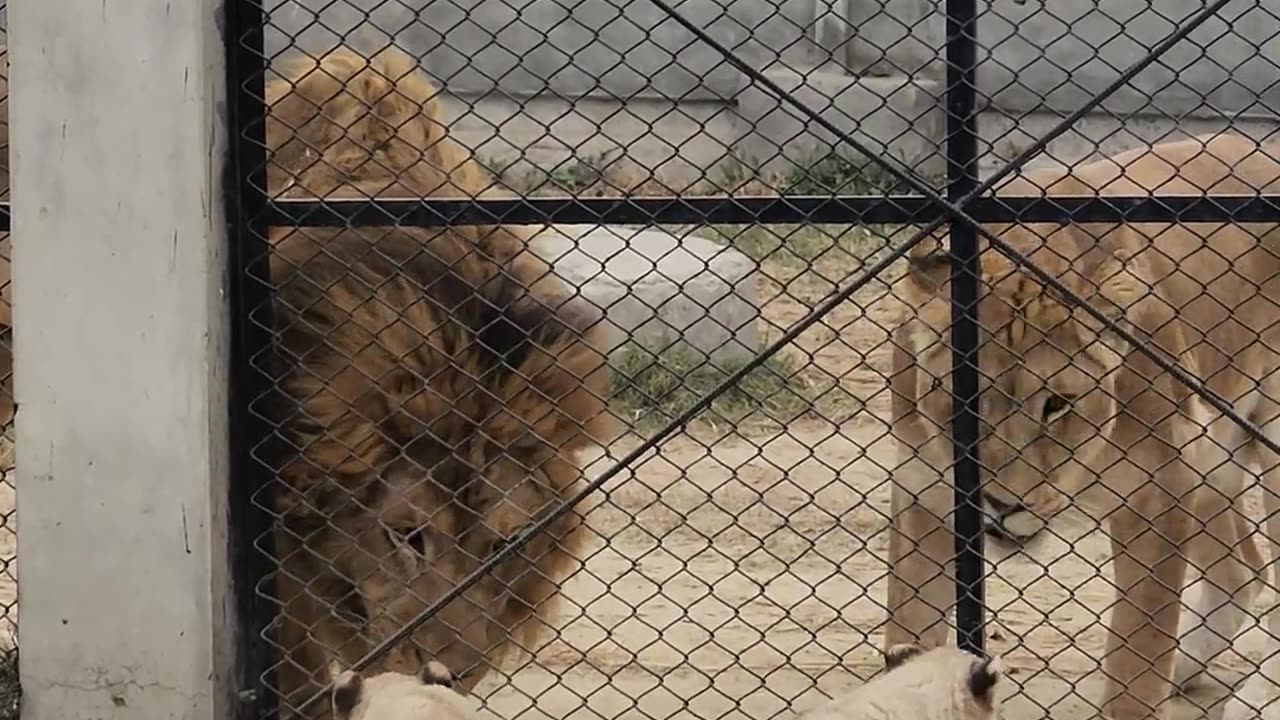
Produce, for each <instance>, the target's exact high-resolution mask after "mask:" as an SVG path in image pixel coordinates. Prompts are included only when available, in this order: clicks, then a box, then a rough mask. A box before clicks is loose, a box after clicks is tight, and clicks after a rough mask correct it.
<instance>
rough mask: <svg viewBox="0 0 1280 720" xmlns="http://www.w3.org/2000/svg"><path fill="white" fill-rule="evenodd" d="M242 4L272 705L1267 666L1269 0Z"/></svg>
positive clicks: (1279, 167)
mask: <svg viewBox="0 0 1280 720" xmlns="http://www.w3.org/2000/svg"><path fill="white" fill-rule="evenodd" d="M235 4H236V6H237V8H236V11H235V12H234V13H233V15H232V17H233V19H234V21H233V22H231V23H230V24H229V28H230V31H229V33H228V37H229V38H230V39H231V42H230V48H229V49H230V52H231V54H232V57H233V62H232V66H233V68H232V74H231V78H232V80H233V82H232V83H231V84H230V86H231V87H232V88H233V90H234V92H235V105H236V107H235V108H233V113H232V114H233V127H234V130H235V136H236V138H237V151H236V169H235V177H234V179H233V181H234V183H235V190H236V200H237V207H236V210H235V216H236V219H237V229H238V234H239V238H238V242H239V245H238V248H237V253H236V255H237V257H236V258H235V262H236V267H235V272H236V275H237V280H238V282H239V284H240V286H239V288H238V291H237V303H238V313H239V317H240V320H241V327H240V331H241V333H242V335H241V336H240V340H239V343H240V344H239V346H238V348H237V351H236V352H237V355H238V357H239V359H240V360H241V362H242V366H241V375H240V377H239V378H238V379H237V388H236V392H237V393H238V396H239V397H240V401H241V403H242V405H243V408H244V414H243V416H242V418H241V419H242V420H244V421H245V424H244V428H245V429H242V430H241V432H242V433H243V436H242V437H241V438H240V443H241V445H242V448H243V451H244V454H243V457H242V458H241V460H242V463H241V465H240V468H239V470H240V473H241V475H242V479H241V480H240V481H239V482H238V484H239V485H240V486H241V487H242V488H244V498H243V501H244V507H242V508H240V510H241V511H242V512H243V513H244V514H245V522H244V524H243V525H242V527H243V528H245V529H246V532H250V533H251V534H250V535H249V537H251V539H252V542H253V545H254V547H253V548H252V552H248V553H246V554H245V556H244V558H243V559H244V567H245V568H246V570H245V571H244V576H245V577H247V578H251V579H252V580H253V581H255V583H256V585H255V586H254V592H253V593H252V594H251V595H252V596H251V597H250V598H248V599H247V600H246V604H245V606H244V607H245V608H246V609H249V610H251V611H257V612H259V613H260V614H259V615H257V616H256V617H257V620H258V623H257V625H256V626H252V630H253V633H254V636H253V638H252V639H251V640H250V644H251V646H252V652H253V657H252V659H253V663H252V664H253V665H254V675H253V676H252V679H253V681H254V685H255V687H256V688H257V691H258V692H257V699H258V700H260V701H261V704H260V705H259V706H258V707H257V708H255V713H256V714H257V715H258V716H261V717H266V716H270V715H272V714H274V713H277V712H278V714H279V715H280V716H282V717H307V718H319V717H328V713H329V712H330V707H329V700H330V691H331V689H332V682H333V681H334V680H335V679H336V678H338V676H339V673H340V672H341V671H343V670H347V669H355V670H358V671H362V672H378V671H382V670H398V671H401V672H408V673H414V674H416V673H418V672H420V671H421V670H422V668H423V667H424V666H425V665H426V663H427V662H428V661H429V660H432V659H434V660H439V661H441V662H443V663H444V664H445V665H446V666H447V667H448V668H449V669H450V670H451V671H452V672H453V673H454V674H456V675H457V676H458V678H459V682H458V684H457V689H459V690H461V691H463V692H467V693H470V694H473V695H475V696H476V697H477V698H479V699H480V700H481V701H482V706H483V711H484V712H488V713H492V714H495V715H496V716H498V717H501V718H506V719H508V720H511V719H514V718H537V717H542V716H548V717H557V718H562V717H580V718H598V717H610V718H612V717H618V716H625V717H643V718H664V719H665V718H675V717H680V718H697V719H698V720H709V719H711V718H715V719H717V720H718V719H719V718H723V717H743V718H772V717H775V716H777V715H779V714H780V713H784V712H786V711H787V710H801V711H803V710H806V709H813V708H820V707H823V706H822V705H821V703H822V702H823V700H824V699H825V698H828V697H831V696H836V697H837V698H838V700H837V702H838V703H842V704H837V705H835V706H826V707H828V708H835V712H836V713H837V714H841V715H842V716H843V714H845V713H852V714H857V712H856V711H857V708H858V705H857V702H856V699H850V698H852V697H853V696H849V695H844V694H843V693H846V692H847V691H848V689H849V688H850V687H851V686H855V685H859V684H860V683H861V681H864V680H866V679H867V678H870V677H872V676H874V675H876V674H877V673H878V672H879V671H880V670H881V669H883V668H884V666H885V665H886V661H889V662H892V660H893V658H894V657H896V655H894V654H893V653H889V654H888V655H887V656H884V657H882V656H881V654H880V653H879V649H881V648H883V649H886V650H887V649H889V648H890V646H893V645H895V644H896V643H898V642H903V641H915V642H922V643H924V644H927V645H936V644H941V643H945V642H948V628H949V627H951V626H954V627H955V628H956V630H957V631H958V632H957V637H956V641H955V642H957V643H958V644H959V645H960V646H961V647H962V648H964V649H966V650H973V651H978V652H981V651H984V650H985V651H986V652H989V653H993V654H1000V655H1002V656H1004V658H1005V668H1006V669H1005V670H1004V676H1003V679H1002V680H1001V686H1000V695H1001V697H1002V698H1003V713H1004V715H1005V716H1007V717H1013V718H1024V717H1027V718H1029V717H1041V716H1046V715H1048V716H1052V717H1077V716H1080V715H1082V714H1095V713H1097V712H1099V711H1101V712H1103V713H1105V714H1106V715H1107V716H1108V717H1112V718H1117V719H1120V718H1123V719H1126V720H1127V719H1129V718H1145V717H1150V716H1152V715H1159V716H1166V715H1167V714H1168V713H1169V712H1175V711H1176V712H1177V713H1179V714H1181V713H1185V712H1191V713H1193V714H1194V713H1196V712H1203V711H1206V710H1210V709H1211V711H1212V712H1214V713H1217V712H1219V711H1221V710H1222V707H1221V705H1222V704H1223V703H1224V702H1226V703H1227V706H1226V713H1227V716H1228V718H1230V720H1235V719H1236V718H1242V717H1252V716H1255V715H1256V714H1257V713H1256V712H1251V710H1250V708H1249V707H1248V705H1249V704H1254V705H1259V704H1261V703H1262V702H1263V701H1267V700H1270V699H1271V698H1272V690H1271V689H1270V686H1269V685H1268V683H1269V681H1268V679H1267V678H1269V677H1270V678H1275V679H1277V680H1280V664H1277V663H1280V661H1272V664H1271V665H1268V664H1267V662H1266V661H1265V660H1264V658H1265V657H1266V656H1267V655H1269V654H1275V653H1276V651H1280V626H1277V628H1276V631H1275V635H1276V639H1275V640H1267V639H1266V637H1265V636H1266V634H1267V629H1265V628H1263V627H1261V625H1259V627H1258V628H1256V629H1255V630H1251V631H1250V632H1249V633H1247V634H1246V635H1247V636H1246V637H1243V638H1241V639H1240V640H1238V641H1236V642H1235V643H1234V645H1233V642H1232V640H1233V638H1234V635H1235V634H1236V631H1237V630H1239V629H1241V627H1242V624H1243V623H1244V621H1245V619H1246V618H1247V617H1248V616H1250V615H1253V616H1256V617H1258V618H1262V617H1263V616H1264V615H1266V612H1265V608H1266V607H1267V602H1269V598H1270V594H1269V593H1270V592H1271V586H1270V585H1269V579H1268V578H1267V574H1266V573H1265V572H1264V570H1265V567H1266V563H1265V562H1264V556H1263V551H1264V548H1263V547H1262V546H1263V545H1267V547H1266V548H1265V550H1267V551H1269V549H1270V546H1269V544H1268V543H1265V542H1263V541H1262V540H1260V539H1258V538H1257V537H1256V536H1255V534H1254V533H1255V531H1256V530H1258V529H1259V527H1258V520H1259V519H1260V518H1261V517H1262V515H1264V514H1265V515H1270V514H1271V511H1270V510H1269V509H1263V508H1261V506H1259V505H1258V504H1257V503H1253V502H1252V501H1249V502H1246V501H1245V500H1243V499H1241V498H1242V497H1243V495H1242V493H1243V492H1244V490H1245V489H1246V487H1247V483H1246V482H1245V478H1246V476H1251V474H1253V473H1255V472H1260V473H1261V475H1262V476H1263V480H1264V482H1263V483H1262V484H1263V485H1264V486H1265V485H1267V483H1266V482H1265V480H1266V476H1267V475H1268V474H1269V472H1270V471H1269V468H1270V466H1272V465H1274V464H1275V460H1273V459H1272V458H1273V457H1274V453H1276V452H1280V445H1277V441H1278V440H1280V438H1277V437H1275V436H1274V434H1273V433H1272V431H1271V430H1270V428H1271V426H1272V425H1271V423H1272V421H1273V419H1274V418H1273V416H1274V413H1273V411H1272V408H1274V407H1280V405H1276V404H1275V403H1273V402H1272V401H1271V398H1273V397H1277V395H1276V394H1274V393H1270V392H1268V384H1269V383H1270V382H1273V381H1272V380H1271V374H1272V373H1273V371H1274V370H1275V369H1276V368H1277V367H1280V364H1278V363H1277V360H1280V355H1276V354H1274V353H1273V352H1272V351H1271V350H1270V349H1269V347H1270V342H1269V341H1270V337H1269V336H1270V335H1273V334H1274V333H1275V331H1274V329H1273V327H1274V323H1275V317H1280V316H1277V315H1275V309H1276V303H1275V302H1273V301H1272V300H1271V298H1272V297H1274V296H1275V294H1276V292H1277V290H1278V288H1277V286H1276V285H1275V283H1276V282H1277V281H1276V280H1275V276H1276V274H1277V271H1280V265H1277V264H1276V260H1275V257H1274V254H1273V252H1272V249H1271V248H1270V243H1271V240H1272V235H1274V234H1275V232H1276V231H1275V230H1274V228H1275V223H1276V222H1277V220H1280V212H1277V206H1276V200H1277V199H1280V198H1277V197H1276V196H1275V192H1276V187H1277V184H1278V183H1280V160H1277V159H1276V158H1280V153H1277V152H1275V148H1274V147H1272V146H1269V145H1267V144H1265V143H1264V144H1261V145H1260V144H1259V143H1258V142H1257V140H1258V139H1259V138H1266V137H1268V136H1269V135H1270V133H1271V131H1272V129H1273V126H1274V124H1275V121H1274V118H1273V117H1272V116H1271V115H1270V114H1268V113H1271V112H1272V111H1271V110H1269V108H1270V107H1271V103H1272V101H1273V100H1274V98H1273V97H1272V96H1273V95H1274V94H1275V90H1274V83H1273V81H1272V80H1271V79H1270V78H1271V76H1273V75H1274V72H1273V71H1274V67H1275V65H1274V63H1273V62H1272V59H1273V58H1276V57H1280V55H1277V54H1276V51H1277V50H1280V43H1277V42H1275V38H1274V35H1275V30H1274V28H1275V27H1276V25H1275V23H1274V20H1275V16H1274V15H1273V14H1272V13H1273V11H1276V10H1280V6H1278V7H1277V8H1272V7H1271V6H1270V5H1269V4H1267V3H1265V2H1264V3H1257V4H1254V5H1252V6H1250V7H1249V8H1247V9H1246V8H1234V9H1233V6H1232V5H1231V3H1229V2H1228V1H1227V0H1215V1H1214V2H1212V3H1209V4H1206V5H1203V6H1200V7H1195V8H1187V7H1183V6H1181V5H1178V6H1176V7H1175V3H1173V2H1155V3H1152V4H1150V5H1148V6H1146V7H1145V9H1143V8H1136V9H1135V8H1118V7H1110V6H1109V5H1108V4H1099V5H1095V6H1094V7H1093V8H1092V9H1090V8H1087V7H1084V6H1080V7H1074V6H1073V7H1070V8H1067V7H1065V6H1064V7H1059V6H1058V5H1057V4H1042V5H1020V4H1012V5H1007V6H1006V5H1001V4H992V5H991V6H989V7H985V8H979V7H978V6H977V4H976V3H975V2H972V0H948V2H947V3H945V5H942V4H937V3H928V2H920V1H916V0H910V1H909V0H887V1H885V2H881V1H880V0H865V1H863V0H848V1H847V2H841V3H831V4H826V3H825V2H819V1H818V0H811V1H808V2H801V1H799V0H789V1H787V2H773V1H772V0H771V1H770V2H764V1H763V0H761V1H760V2H753V1H752V0H735V2H733V3H729V4H727V5H724V4H720V3H699V2H694V0H689V2H683V3H679V4H674V5H673V4H669V3H667V2H666V1H665V0H644V1H643V2H634V3H626V4H621V3H617V2H616V0H588V1H587V2H583V3H577V4H573V5H571V6H570V5H565V4H563V3H562V2H560V1H559V0H536V1H535V2H531V3H525V4H521V5H519V6H516V5H513V4H511V3H510V0H484V1H483V2H474V3H467V4H465V5H463V4H460V3H458V2H456V1H455V0H415V2H408V1H407V0H405V1H404V2H398V3H383V2H377V3H375V2H365V1H364V0H341V1H340V2H336V3H334V2H324V3H309V2H307V0H289V1H288V2H283V3H280V4H276V5H272V6H270V7H268V8H265V9H263V8H262V7H261V5H260V4H258V3H254V2H251V1H249V0H238V2H237V3H235ZM1268 23H1269V24H1268ZM1264 25H1266V27H1267V28H1268V29H1267V30H1265V31H1263V30H1261V29H1260V28H1261V27H1262V26H1264ZM1013 28H1017V31H1016V32H1014V30H1013ZM1260 113H1261V114H1260ZM980 120H981V122H980ZM1224 128H1225V129H1228V130H1230V131H1232V133H1234V134H1230V135H1217V136H1216V137H1214V138H1213V139H1210V135H1209V134H1206V133H1207V132H1208V131H1214V132H1217V131H1220V130H1222V129H1224ZM1179 141H1181V142H1179ZM1122 151H1127V152H1122ZM993 190H994V191H995V194H994V195H993V194H992V191H993ZM1045 193H1047V196H1044V197H1036V196H1038V195H1043V194H1045ZM1009 195H1015V196H1021V197H1014V198H1010V197H1008V196H1009ZM1210 195H1212V196H1213V197H1212V198H1210V197H1208V196H1210ZM624 223H625V224H624ZM635 225H639V226H641V227H634V226H635ZM1264 495H1265V496H1266V498H1267V499H1268V500H1269V498H1270V497H1271V495H1270V494H1268V493H1264ZM255 523H256V524H255ZM983 531H985V532H986V533H988V534H990V535H991V536H993V537H994V538H996V539H997V540H998V541H997V542H993V543H990V544H989V547H990V552H988V551H987V549H988V547H987V544H986V543H984V540H983V534H984V532H983ZM1264 532H1266V530H1265V529H1264ZM1273 536H1277V537H1280V535H1276V534H1273ZM1113 555H1114V558H1113V557H1112V556H1113ZM264 565H265V566H266V567H264ZM1197 577H1199V578H1201V579H1203V580H1204V582H1201V583H1199V584H1198V587H1197V588H1196V590H1195V591H1194V592H1189V593H1188V594H1187V600H1185V601H1184V600H1181V599H1180V592H1181V590H1182V589H1183V585H1184V583H1185V582H1187V581H1190V580H1194V579H1196V578H1197ZM1264 586H1266V590H1265V592H1263V589H1264ZM1260 592H1261V593H1262V594H1261V595H1259V593H1260ZM1183 604H1185V605H1186V607H1185V608H1183V607H1182V605H1183ZM950 613H954V619H951V617H950ZM987 616H990V620H988V617H987ZM1197 620H1199V622H1198V624H1197ZM1180 628H1181V630H1180ZM1180 633H1181V635H1180ZM1179 648H1180V649H1181V651H1180V653H1181V654H1179V651H1178V649H1179ZM1260 661H1261V662H1260ZM911 662H912V661H910V660H908V661H907V664H905V665H903V666H902V667H903V668H904V669H905V668H907V667H908V666H910V663H911ZM920 662H923V661H920ZM259 664H260V665H259ZM1201 665H1207V666H1209V671H1208V672H1200V666H1201ZM916 667H917V669H919V668H921V667H923V666H916ZM895 672H897V671H895ZM1242 673H1243V674H1244V675H1248V676H1249V677H1248V678H1247V679H1244V680H1243V682H1237V681H1239V680H1240V677H1239V675H1240V674H1242ZM891 676H893V677H901V675H897V676H894V675H893V674H892V673H891V674H890V675H886V676H884V677H886V678H887V677H891ZM933 677H934V676H930V678H931V679H932V678H933ZM973 677H975V676H973V675H964V676H960V675H957V677H955V678H949V677H945V676H944V677H942V678H941V681H940V682H938V683H934V685H936V690H937V691H938V693H941V694H937V693H935V692H934V689H935V688H934V686H933V685H931V686H930V689H928V690H925V691H920V692H918V693H916V692H912V693H907V694H906V696H904V697H902V698H901V699H900V700H898V699H897V698H895V700H894V701H895V702H901V703H902V708H903V710H902V712H903V715H904V716H907V715H911V716H913V717H914V716H916V715H919V714H921V713H923V712H926V711H927V709H928V708H929V707H930V703H935V704H936V703H949V702H954V701H955V697H956V696H955V694H954V692H952V690H953V688H952V686H951V685H949V684H948V681H950V680H955V681H956V682H960V683H962V685H963V683H968V684H967V685H963V686H964V687H968V688H969V691H971V692H973V693H976V692H977V685H975V681H974V680H973ZM1168 677H1173V678H1174V679H1175V680H1176V683H1171V682H1169V681H1168V680H1167V679H1166V678H1168ZM1233 685H1238V687H1233ZM1276 687H1277V688H1280V684H1278V685H1276ZM364 691H365V692H373V690H372V689H370V688H365V690H364ZM943 691H945V692H943ZM947 693H951V694H949V695H948V694H947ZM357 695H358V691H357ZM332 697H334V698H339V697H347V699H348V700H350V699H351V696H350V695H344V694H343V692H339V693H338V694H335V695H333V696H332ZM841 698H842V699H841ZM344 707H345V706H344V705H343V704H342V703H339V704H338V706H336V707H334V708H333V710H334V711H336V713H337V715H338V716H341V715H342V714H343V713H344V712H345V710H344ZM349 709H350V708H349V707H346V710H349ZM935 710H936V709H935ZM978 710H979V711H980V712H983V713H987V714H991V713H993V712H994V711H995V708H994V706H990V705H986V704H981V703H979V707H978ZM818 712H822V711H821V710H819V711H818ZM1270 712H1271V713H1280V703H1278V704H1277V709H1275V710H1272V711H1270ZM1263 714H1267V713H1263ZM1268 716H1269V715H1268Z"/></svg>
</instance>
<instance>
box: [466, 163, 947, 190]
mask: <svg viewBox="0 0 1280 720" xmlns="http://www.w3.org/2000/svg"><path fill="white" fill-rule="evenodd" d="M480 162H481V164H483V165H484V166H485V167H487V168H489V170H490V171H491V172H493V174H494V175H495V176H496V177H498V178H499V180H500V182H501V183H502V184H503V185H505V186H506V187H507V188H508V189H510V190H511V191H513V192H515V193H518V194H521V195H530V196H538V197H547V196H552V197H554V196H558V195H576V196H579V197H628V196H634V195H639V196H646V195H648V196H661V195H724V194H730V195H738V196H751V195H775V194H779V193H787V194H792V195H827V194H832V193H838V194H845V195H849V194H854V195H886V194H902V193H906V192H907V189H906V188H905V187H904V186H902V185H901V184H900V183H899V182H898V181H896V180H895V179H893V178H892V177H890V176H889V175H888V173H887V172H885V171H884V170H883V169H882V168H881V167H880V166H879V165H877V164H876V163H875V162H873V161H870V160H867V159H851V158H849V157H847V156H845V155H841V154H838V153H828V154H824V155H814V156H812V157H809V158H804V159H801V160H799V161H794V162H793V161H788V162H787V163H785V167H784V168H782V169H780V170H777V169H775V170H771V171H767V172H766V171H762V170H760V167H761V164H760V163H759V162H757V161H755V160H753V159H744V158H742V157H739V156H738V155H736V154H733V153H730V154H728V155H726V157H725V159H724V160H722V161H721V162H720V163H718V164H717V165H716V166H715V167H712V168H711V169H710V170H708V171H707V172H706V173H704V174H703V176H702V177H701V178H698V179H696V180H693V181H675V180H672V179H669V178H664V177H663V176H662V174H661V173H655V172H653V171H652V170H650V169H648V168H645V167H643V166H641V165H639V164H637V163H636V162H634V161H632V160H629V159H627V158H625V157H619V156H617V155H616V154H610V153H598V154H586V155H582V156H575V157H570V158H567V159H565V160H563V161H561V162H560V163H558V164H557V165H555V166H554V167H551V168H538V167H533V166H530V165H528V164H526V163H518V162H517V161H509V162H499V161H494V160H492V159H485V158H480ZM929 181H930V182H931V183H932V184H933V185H935V186H938V184H939V182H938V181H937V180H936V179H934V178H929Z"/></svg>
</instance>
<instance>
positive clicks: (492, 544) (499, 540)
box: [488, 535, 511, 557]
mask: <svg viewBox="0 0 1280 720" xmlns="http://www.w3.org/2000/svg"><path fill="white" fill-rule="evenodd" d="M510 544H511V538H505V537H502V536H501V535H499V536H496V537H494V538H493V539H492V540H490V541H489V555H488V557H493V556H494V555H496V554H498V553H500V552H502V550H503V548H505V547H506V546H508V545H510Z"/></svg>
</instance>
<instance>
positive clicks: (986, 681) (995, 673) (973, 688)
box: [968, 657, 1001, 707]
mask: <svg viewBox="0 0 1280 720" xmlns="http://www.w3.org/2000/svg"><path fill="white" fill-rule="evenodd" d="M1000 672H1001V668H1000V658H994V657H988V658H981V659H977V660H974V661H973V664H972V665H970V666H969V682H968V685H969V692H971V693H973V699H974V700H976V701H978V702H979V703H980V704H982V705H985V706H987V707H991V705H992V702H993V700H994V697H995V688H996V683H997V682H999V680H1000Z"/></svg>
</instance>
